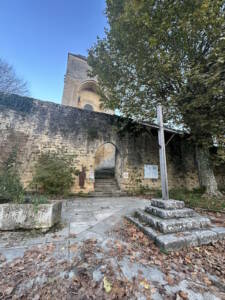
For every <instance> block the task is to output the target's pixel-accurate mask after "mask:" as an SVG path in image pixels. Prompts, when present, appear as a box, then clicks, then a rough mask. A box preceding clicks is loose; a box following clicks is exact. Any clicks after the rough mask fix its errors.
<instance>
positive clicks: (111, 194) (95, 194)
mask: <svg viewBox="0 0 225 300" xmlns="http://www.w3.org/2000/svg"><path fill="white" fill-rule="evenodd" d="M89 196H90V197H122V196H127V194H126V193H125V192H121V191H117V192H104V191H102V192H92V193H89Z"/></svg>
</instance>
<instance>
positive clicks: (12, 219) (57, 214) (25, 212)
mask: <svg viewBox="0 0 225 300" xmlns="http://www.w3.org/2000/svg"><path fill="white" fill-rule="evenodd" d="M61 210H62V203H61V202H54V203H49V204H40V205H38V206H35V205H33V204H14V203H7V204H1V205H0V230H16V229H44V230H47V229H49V228H51V227H52V226H53V225H55V224H56V223H58V222H60V220H61Z"/></svg>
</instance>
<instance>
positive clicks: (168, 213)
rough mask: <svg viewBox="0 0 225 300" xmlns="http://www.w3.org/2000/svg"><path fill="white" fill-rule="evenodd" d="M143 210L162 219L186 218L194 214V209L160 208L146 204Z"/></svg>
mask: <svg viewBox="0 0 225 300" xmlns="http://www.w3.org/2000/svg"><path fill="white" fill-rule="evenodd" d="M145 211H146V212H148V213H150V214H153V215H154V216H157V217H160V218H163V219H171V218H187V217H192V216H194V215H195V214H196V213H195V211H194V210H193V209H190V208H182V209H162V208H159V207H154V206H148V207H146V208H145Z"/></svg>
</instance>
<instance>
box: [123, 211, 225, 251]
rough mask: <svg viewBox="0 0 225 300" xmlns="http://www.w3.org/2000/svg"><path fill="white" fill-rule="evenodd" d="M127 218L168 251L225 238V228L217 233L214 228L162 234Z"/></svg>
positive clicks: (217, 230)
mask: <svg viewBox="0 0 225 300" xmlns="http://www.w3.org/2000/svg"><path fill="white" fill-rule="evenodd" d="M126 218H127V219H128V220H129V221H130V222H132V223H133V224H134V225H136V226H137V227H138V228H139V229H140V230H141V231H142V232H143V233H145V234H146V235H147V236H148V237H149V238H151V239H152V240H154V242H155V243H156V245H157V246H158V247H160V248H161V249H163V250H166V251H173V250H179V249H182V248H186V247H191V246H200V245H204V244H209V243H211V242H215V241H218V240H220V239H223V238H225V228H222V227H217V228H216V231H215V228H213V229H197V230H191V231H184V232H179V233H169V234H162V233H160V232H158V231H156V230H155V229H153V228H151V227H149V226H147V225H146V224H144V223H142V222H141V221H140V220H139V219H138V218H136V217H133V216H127V217H126Z"/></svg>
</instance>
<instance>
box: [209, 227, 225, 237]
mask: <svg viewBox="0 0 225 300" xmlns="http://www.w3.org/2000/svg"><path fill="white" fill-rule="evenodd" d="M211 230H212V231H213V232H215V233H216V234H217V235H218V237H219V238H225V228H224V227H212V228H211Z"/></svg>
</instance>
